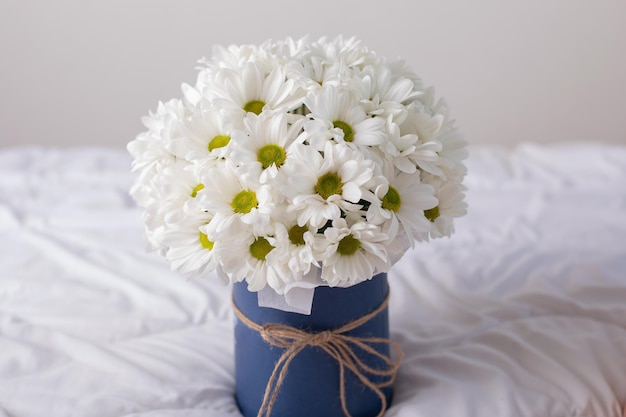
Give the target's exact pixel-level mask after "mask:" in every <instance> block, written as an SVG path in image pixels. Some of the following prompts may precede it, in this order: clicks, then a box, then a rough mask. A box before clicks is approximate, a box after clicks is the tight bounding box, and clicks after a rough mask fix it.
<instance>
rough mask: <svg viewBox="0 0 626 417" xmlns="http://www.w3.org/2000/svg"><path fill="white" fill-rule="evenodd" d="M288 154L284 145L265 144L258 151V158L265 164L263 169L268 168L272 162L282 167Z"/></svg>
mask: <svg viewBox="0 0 626 417" xmlns="http://www.w3.org/2000/svg"><path fill="white" fill-rule="evenodd" d="M286 158H287V154H286V153H285V150H284V149H283V147H282V146H278V145H273V144H272V145H265V146H263V147H262V148H261V149H259V152H258V153H257V159H258V160H259V162H260V163H261V165H263V169H265V168H268V167H269V166H271V165H272V164H276V166H277V167H280V166H281V165H282V164H284V163H285V159H286Z"/></svg>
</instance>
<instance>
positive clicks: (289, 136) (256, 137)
mask: <svg viewBox="0 0 626 417" xmlns="http://www.w3.org/2000/svg"><path fill="white" fill-rule="evenodd" d="M303 119H304V117H301V118H300V119H299V120H296V121H295V122H294V123H291V124H289V123H288V120H287V117H286V115H284V114H276V115H273V116H272V117H268V116H267V115H265V114H263V113H262V114H261V115H260V116H257V115H255V114H248V116H247V117H246V118H245V119H244V121H243V124H244V130H243V131H235V132H234V133H233V145H232V152H231V153H230V155H229V158H230V159H231V160H232V161H233V162H234V163H235V164H237V165H239V166H244V167H245V169H246V170H247V171H248V172H250V175H253V176H256V177H257V178H259V181H260V182H261V184H265V183H267V182H269V181H272V180H276V181H277V184H276V185H278V183H282V181H278V180H277V179H276V177H277V175H278V172H279V170H280V169H281V167H282V166H283V165H284V164H285V162H286V161H287V159H288V157H289V153H290V147H291V144H292V143H294V141H295V140H296V138H297V137H298V135H299V134H300V131H301V129H302V124H303V123H304V120H303Z"/></svg>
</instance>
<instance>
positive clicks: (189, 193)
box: [152, 159, 204, 224]
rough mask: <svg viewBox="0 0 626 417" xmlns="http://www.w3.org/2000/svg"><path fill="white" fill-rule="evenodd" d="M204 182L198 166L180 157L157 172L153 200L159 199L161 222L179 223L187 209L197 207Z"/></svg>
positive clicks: (154, 180)
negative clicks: (197, 169) (197, 168)
mask: <svg viewBox="0 0 626 417" xmlns="http://www.w3.org/2000/svg"><path fill="white" fill-rule="evenodd" d="M203 189H204V184H203V183H202V182H201V181H200V178H199V176H198V174H197V172H196V167H195V166H194V165H193V164H191V163H189V162H187V161H185V160H183V159H178V160H176V161H175V162H174V163H172V164H171V165H169V166H167V167H164V168H163V169H162V170H160V171H159V172H157V173H156V174H155V176H154V178H153V188H152V193H153V201H158V205H159V210H158V214H159V217H160V218H159V222H161V221H162V222H163V223H165V224H177V223H178V222H181V221H182V220H183V218H184V217H185V216H186V215H187V214H186V211H188V210H189V209H195V207H197V205H198V204H197V198H196V197H197V196H198V194H199V193H201V192H202V190H203Z"/></svg>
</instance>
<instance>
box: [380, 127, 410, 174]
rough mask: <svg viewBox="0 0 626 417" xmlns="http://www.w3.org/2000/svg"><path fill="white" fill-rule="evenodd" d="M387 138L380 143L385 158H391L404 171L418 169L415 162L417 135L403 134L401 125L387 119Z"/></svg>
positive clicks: (408, 171)
mask: <svg viewBox="0 0 626 417" xmlns="http://www.w3.org/2000/svg"><path fill="white" fill-rule="evenodd" d="M387 131H388V135H387V140H386V141H385V142H383V143H382V144H380V145H379V149H380V150H381V153H382V154H383V155H384V159H391V160H392V161H393V165H394V166H395V167H396V168H398V169H399V170H400V171H402V172H406V173H407V174H412V173H414V172H415V171H417V166H416V165H415V162H413V158H414V154H415V152H416V149H417V141H418V138H417V135H416V134H413V133H408V134H404V135H403V134H402V133H401V131H400V126H398V125H397V124H396V123H394V122H393V121H392V118H391V117H389V118H388V119H387Z"/></svg>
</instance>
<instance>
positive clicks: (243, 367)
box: [233, 274, 391, 417]
mask: <svg viewBox="0 0 626 417" xmlns="http://www.w3.org/2000/svg"><path fill="white" fill-rule="evenodd" d="M387 292H388V284H387V274H379V275H376V276H375V277H374V278H372V279H371V280H369V281H365V282H362V283H360V284H358V285H355V286H352V287H349V288H330V287H318V288H316V289H315V296H314V297H313V306H312V311H311V315H309V316H307V315H303V314H298V313H291V312H285V311H281V310H276V309H273V308H267V307H259V306H258V302H257V294H256V293H254V292H250V291H248V289H247V285H246V284H245V283H236V284H234V286H233V300H234V303H235V305H236V306H237V307H238V308H239V310H241V312H242V313H243V314H244V315H245V316H246V317H248V318H249V319H250V320H252V321H254V322H256V323H258V324H260V325H264V324H268V323H280V324H286V325H289V326H293V327H298V328H300V329H303V330H307V331H313V332H318V331H323V330H333V329H337V328H339V327H341V326H342V325H344V324H346V323H349V322H351V321H354V320H355V319H357V318H359V317H362V316H364V315H366V314H367V313H369V312H371V311H372V310H374V309H376V308H377V307H378V306H380V305H381V304H382V302H383V301H384V299H385V297H386V296H387ZM346 334H347V335H351V336H360V337H379V338H389V314H388V309H385V310H383V311H382V312H381V313H380V314H378V315H377V316H376V317H374V318H372V319H371V320H370V321H368V322H367V323H365V324H363V325H362V326H360V327H358V328H356V329H354V330H352V331H350V332H348V333H346ZM372 347H374V348H375V349H376V350H377V351H378V352H380V353H382V354H384V355H385V356H387V357H389V345H387V344H383V343H381V344H373V345H372ZM283 352H284V350H283V349H280V348H278V347H275V346H271V345H270V344H268V343H266V342H265V341H264V340H263V339H262V338H261V336H260V334H259V333H258V332H256V331H254V330H252V329H250V328H248V327H247V326H246V325H244V324H243V323H241V322H240V321H239V320H237V322H236V325H235V383H236V399H237V404H238V406H239V409H240V410H241V412H242V413H243V415H244V416H245V417H256V416H257V413H258V411H259V408H260V407H261V403H262V401H263V395H264V393H265V387H266V385H267V382H268V380H269V378H270V375H271V373H272V371H273V369H274V365H275V363H276V361H277V360H278V359H279V358H280V356H281V355H282V354H283ZM355 353H357V354H358V355H359V356H360V357H361V359H363V360H365V361H366V363H367V364H368V365H369V366H372V367H376V368H378V367H380V366H381V362H382V361H381V360H380V359H378V358H375V357H372V356H371V355H367V354H365V353H363V352H360V351H359V350H355ZM370 379H371V380H372V381H374V382H381V380H380V379H378V380H377V379H376V378H375V377H372V378H370ZM345 386H346V403H347V407H348V410H349V411H350V414H351V415H352V416H353V417H374V416H377V415H378V413H379V412H380V409H381V401H380V399H379V398H378V396H377V395H376V394H375V393H374V392H372V391H370V390H369V389H367V388H366V387H364V386H363V384H362V383H361V382H360V381H359V380H358V379H357V378H356V377H355V376H354V375H353V374H352V373H351V372H350V371H349V370H346V384H345ZM381 390H382V392H383V393H384V394H385V396H386V398H387V406H389V404H390V402H391V388H390V387H385V388H382V389H381ZM271 416H272V417H294V416H298V417H344V413H343V411H342V408H341V402H340V397H339V367H338V365H337V362H336V361H335V360H334V359H332V358H331V357H330V356H329V355H328V354H327V353H325V352H324V351H323V350H322V349H321V348H319V347H306V348H305V349H304V350H303V351H301V352H300V353H299V354H298V355H297V356H296V357H295V358H294V359H293V361H292V362H291V364H290V366H289V368H288V371H287V376H286V378H285V381H284V383H283V385H282V387H281V388H280V391H279V394H278V397H277V399H276V402H275V404H274V407H273V409H272V414H271Z"/></svg>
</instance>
